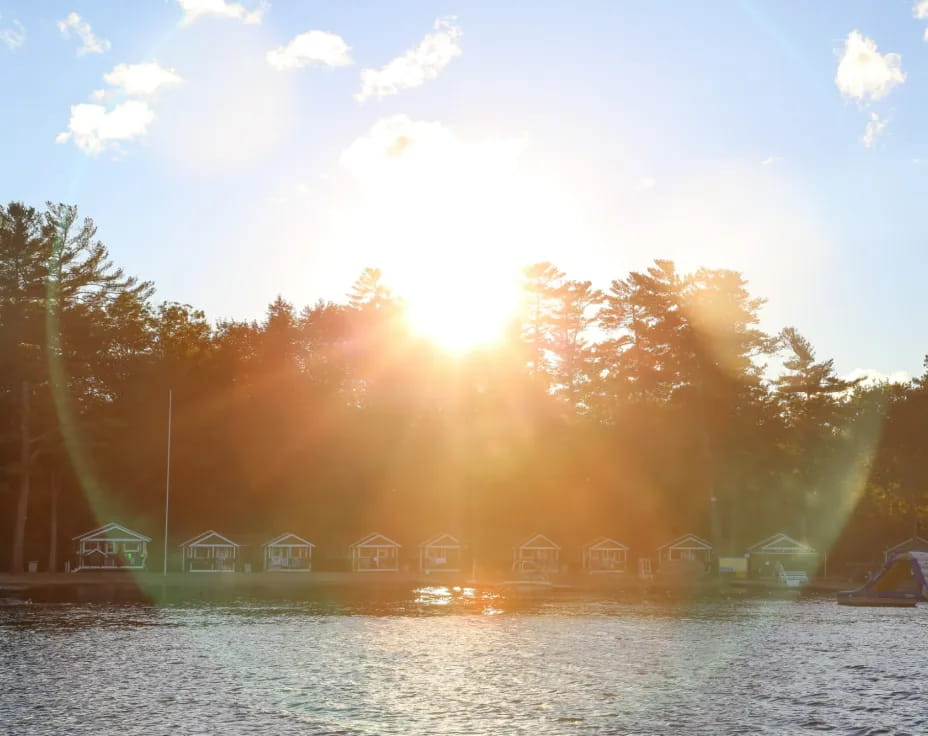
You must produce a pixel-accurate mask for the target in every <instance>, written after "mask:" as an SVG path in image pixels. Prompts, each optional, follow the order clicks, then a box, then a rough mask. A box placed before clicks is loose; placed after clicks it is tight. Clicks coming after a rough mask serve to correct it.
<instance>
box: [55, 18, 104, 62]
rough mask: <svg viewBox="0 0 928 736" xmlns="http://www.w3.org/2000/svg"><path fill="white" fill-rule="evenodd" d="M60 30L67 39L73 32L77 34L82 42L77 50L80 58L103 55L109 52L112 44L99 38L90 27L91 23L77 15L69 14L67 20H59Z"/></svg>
mask: <svg viewBox="0 0 928 736" xmlns="http://www.w3.org/2000/svg"><path fill="white" fill-rule="evenodd" d="M58 30H59V31H61V34H62V35H63V36H64V37H65V38H69V37H70V36H71V31H74V33H76V34H77V37H78V38H80V40H81V45H80V46H79V47H78V48H77V55H78V56H83V55H84V54H102V53H103V52H104V51H109V48H110V42H109V41H107V40H106V39H105V38H97V37H96V36H95V35H94V33H93V29H92V28H91V27H90V23H88V22H87V21H85V20H82V19H81V17H80V16H79V15H78V14H77V13H74V12H72V13H68V17H67V18H65V19H64V20H59V21H58Z"/></svg>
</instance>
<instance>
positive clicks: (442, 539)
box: [419, 532, 461, 547]
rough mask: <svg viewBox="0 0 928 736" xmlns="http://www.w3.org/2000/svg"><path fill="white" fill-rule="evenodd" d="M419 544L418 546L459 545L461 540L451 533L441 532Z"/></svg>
mask: <svg viewBox="0 0 928 736" xmlns="http://www.w3.org/2000/svg"><path fill="white" fill-rule="evenodd" d="M419 546H420V547H460V546H461V540H459V539H458V538H457V537H456V536H454V535H453V534H448V533H447V532H442V533H441V534H436V535H435V536H434V537H432V538H431V539H427V540H425V541H424V542H422V543H421V544H420V545H419Z"/></svg>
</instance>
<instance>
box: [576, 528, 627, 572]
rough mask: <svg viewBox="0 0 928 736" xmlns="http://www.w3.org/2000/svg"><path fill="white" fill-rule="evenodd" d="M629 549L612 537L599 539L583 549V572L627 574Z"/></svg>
mask: <svg viewBox="0 0 928 736" xmlns="http://www.w3.org/2000/svg"><path fill="white" fill-rule="evenodd" d="M627 565H628V547H626V546H625V545H624V544H622V543H621V542H618V541H616V540H615V539H612V538H611V537H597V538H596V539H594V540H593V541H592V542H589V543H588V544H586V545H584V547H583V570H584V571H585V572H587V573H589V574H591V575H594V574H597V573H609V572H625V570H626V569H627Z"/></svg>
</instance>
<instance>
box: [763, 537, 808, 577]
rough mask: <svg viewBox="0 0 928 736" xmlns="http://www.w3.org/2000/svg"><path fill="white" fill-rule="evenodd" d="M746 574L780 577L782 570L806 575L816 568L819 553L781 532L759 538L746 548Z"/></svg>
mask: <svg viewBox="0 0 928 736" xmlns="http://www.w3.org/2000/svg"><path fill="white" fill-rule="evenodd" d="M745 556H746V557H747V558H748V576H749V577H752V578H756V577H781V573H784V572H801V573H805V574H806V575H808V574H809V573H813V572H815V570H816V569H817V568H818V561H819V554H818V552H816V551H815V550H814V549H812V547H810V546H809V545H808V544H805V543H804V542H800V541H798V540H796V539H793V538H792V537H790V536H789V535H787V534H783V533H782V532H780V533H778V534H772V535H771V536H769V537H765V538H764V539H761V540H760V541H759V542H757V543H756V544H753V545H751V546H750V547H748V549H747V554H746V555H745Z"/></svg>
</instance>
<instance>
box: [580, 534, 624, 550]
mask: <svg viewBox="0 0 928 736" xmlns="http://www.w3.org/2000/svg"><path fill="white" fill-rule="evenodd" d="M583 548H584V549H624V550H627V549H628V546H627V545H624V544H622V543H621V542H619V541H617V540H615V539H613V538H612V537H596V539H594V540H592V541H591V542H587V543H586V544H585V545H583Z"/></svg>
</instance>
